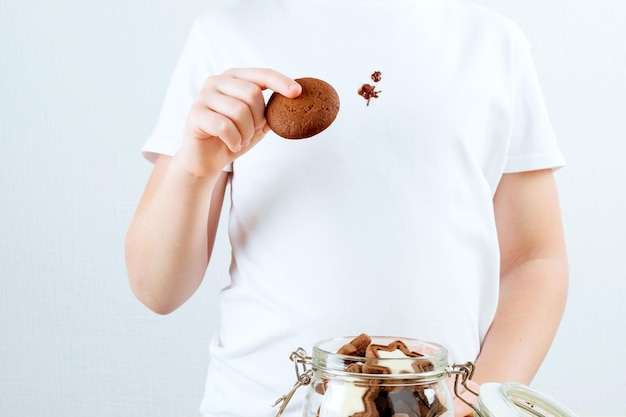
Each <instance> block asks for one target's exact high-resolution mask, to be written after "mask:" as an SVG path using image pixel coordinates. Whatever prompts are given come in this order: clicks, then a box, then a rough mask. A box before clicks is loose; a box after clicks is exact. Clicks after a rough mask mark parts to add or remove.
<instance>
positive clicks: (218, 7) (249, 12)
mask: <svg viewBox="0 0 626 417" xmlns="http://www.w3.org/2000/svg"><path fill="white" fill-rule="evenodd" d="M267 6H268V5H265V7H264V3H263V2H259V1H254V0H214V1H212V2H211V5H210V6H208V7H207V8H205V10H204V11H203V12H202V13H201V14H200V15H198V16H197V17H196V19H195V24H196V25H198V26H201V27H212V26H215V25H219V24H222V25H223V24H231V22H233V21H236V22H237V23H238V24H242V21H245V20H247V19H252V18H254V17H257V18H258V17H259V16H262V15H263V13H265V12H264V10H265V9H267Z"/></svg>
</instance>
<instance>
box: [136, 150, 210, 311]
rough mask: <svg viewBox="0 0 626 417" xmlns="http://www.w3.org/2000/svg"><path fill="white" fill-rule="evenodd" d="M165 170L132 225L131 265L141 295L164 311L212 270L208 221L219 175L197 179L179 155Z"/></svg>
mask: <svg viewBox="0 0 626 417" xmlns="http://www.w3.org/2000/svg"><path fill="white" fill-rule="evenodd" d="M161 169H162V171H163V172H162V173H160V174H157V175H160V176H161V178H159V181H155V182H156V183H158V186H157V187H156V188H155V189H154V190H152V191H151V192H148V193H147V194H148V196H145V197H144V199H142V201H141V203H140V205H139V208H138V209H137V213H136V214H135V218H134V219H133V221H132V223H131V225H130V227H129V230H128V234H127V237H126V264H127V269H128V274H129V280H130V284H131V288H132V289H133V292H134V293H135V294H136V296H137V297H138V298H139V299H140V300H141V301H142V302H143V303H144V304H146V305H147V306H148V307H149V308H150V309H152V310H154V311H155V312H158V313H162V314H164V313H169V312H171V311H173V310H175V309H176V308H177V307H179V306H180V305H181V304H183V303H184V302H185V301H186V300H187V299H188V298H189V297H190V296H191V295H192V294H193V292H195V290H196V289H197V288H198V286H199V285H200V283H201V281H202V278H203V276H204V273H205V271H206V267H207V264H208V260H209V251H208V250H207V247H208V246H209V245H208V236H207V222H208V217H209V207H210V201H211V194H212V191H213V188H214V186H215V184H216V181H217V178H218V176H217V175H216V176H214V177H203V178H198V177H195V176H193V175H191V174H189V173H187V172H186V171H185V170H184V169H183V168H182V167H179V165H178V164H177V163H176V160H175V158H174V159H171V161H169V163H167V165H166V166H165V168H161ZM218 215H219V213H218Z"/></svg>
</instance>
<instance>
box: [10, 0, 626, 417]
mask: <svg viewBox="0 0 626 417" xmlns="http://www.w3.org/2000/svg"><path fill="white" fill-rule="evenodd" d="M210 1H211V0H204V1H200V0H187V1H178V2H175V1H170V2H166V1H154V0H150V1H149V0H128V1H121V0H89V1H84V0H40V1H37V0H0V53H1V55H0V416H2V417H4V416H29V417H35V416H42V417H43V416H46V417H68V416H87V415H89V416H102V417H113V416H115V417H126V416H128V417H130V416H133V417H137V416H149V417H185V416H193V415H197V408H198V405H199V402H200V397H201V394H202V389H203V383H204V377H205V371H206V367H207V364H208V358H207V348H208V344H209V338H210V336H211V332H212V331H213V329H214V328H215V327H214V326H215V317H216V313H217V310H216V307H215V304H214V300H215V296H216V292H217V290H218V289H219V288H221V286H223V285H224V283H225V282H226V277H225V272H226V270H227V265H228V261H229V248H228V246H227V240H226V237H225V235H224V232H225V230H224V229H223V228H222V229H220V231H219V236H218V239H219V242H220V243H219V244H218V247H217V249H216V254H215V261H216V263H215V264H213V265H212V267H211V268H210V270H209V271H208V273H207V279H206V280H205V283H204V284H203V286H202V287H201V289H200V290H199V292H198V293H197V294H196V295H195V296H194V297H193V298H192V299H191V300H190V301H189V302H188V303H187V304H186V305H184V306H183V307H182V308H181V309H179V310H178V311H176V312H175V313H174V314H172V315H170V316H163V317H162V316H157V315H155V314H153V313H151V312H149V311H148V310H147V309H146V308H144V307H143V306H142V305H141V304H140V303H139V302H138V301H136V300H135V298H134V297H133V295H132V294H131V292H130V290H129V288H128V284H127V281H126V273H125V268H124V262H123V240H124V234H125V231H126V228H127V226H128V223H129V221H130V219H131V216H132V213H133V210H134V208H135V206H136V203H137V201H138V198H139V196H140V193H141V191H142V189H143V186H144V184H145V181H146V179H147V176H148V174H149V172H150V169H151V167H150V165H149V164H148V163H147V162H145V161H143V160H142V159H141V156H140V154H139V148H140V147H141V145H142V143H143V141H144V140H145V139H146V137H147V136H148V135H149V133H150V131H151V129H152V127H153V126H154V123H155V122H156V118H157V115H158V111H159V108H160V105H161V102H162V99H163V96H164V93H165V88H166V85H167V82H168V80H169V77H170V74H171V71H172V69H173V67H174V65H175V62H176V60H177V58H178V55H179V53H180V51H181V48H182V46H183V42H184V40H185V38H186V35H187V32H188V30H189V29H190V27H191V22H192V19H193V17H194V16H196V15H197V14H199V13H200V12H201V11H202V10H204V9H205V7H206V6H207V4H209V3H210ZM476 3H479V4H482V5H485V6H488V7H490V8H492V9H495V10H498V11H500V12H501V13H503V14H504V15H506V16H509V17H510V18H512V19H513V20H514V21H516V22H517V23H518V24H519V25H520V26H521V27H522V29H523V30H524V32H525V33H526V34H527V36H528V37H529V39H530V41H531V44H532V46H533V51H534V56H535V60H536V65H537V70H538V73H539V77H540V79H541V81H542V84H543V87H544V91H545V96H546V101H547V104H548V108H549V110H550V114H551V116H552V121H553V124H554V128H555V131H556V133H557V135H558V137H559V139H560V144H561V146H562V149H563V152H564V154H565V157H566V159H567V162H568V165H567V167H566V168H565V169H563V170H561V171H559V172H558V174H557V180H558V183H559V187H560V193H561V201H562V206H563V215H564V222H565V226H566V231H567V242H568V247H569V254H570V259H571V262H570V263H571V295H570V302H569V305H568V308H567V311H566V315H565V318H564V321H563V324H562V327H561V330H560V332H559V334H558V337H557V340H556V342H555V344H554V346H553V349H552V351H551V352H550V354H549V356H548V358H547V360H546V362H545V365H544V367H543V368H542V370H541V371H540V374H539V375H538V377H537V378H536V381H535V383H534V386H535V387H536V388H537V389H539V390H541V391H544V392H546V393H548V394H549V395H551V396H553V397H555V398H557V399H559V400H560V401H561V402H563V403H565V404H567V405H569V406H570V408H572V409H574V410H575V411H576V412H578V413H579V414H581V415H582V416H591V415H626V396H624V392H623V391H624V388H625V387H626V359H625V357H624V355H625V354H624V347H623V346H624V343H625V342H626V337H625V336H626V307H625V303H624V302H623V297H624V294H625V292H626V260H625V259H624V258H625V256H626V224H625V221H624V213H625V210H624V209H625V208H626V165H625V164H624V157H623V154H624V152H626V146H625V145H624V142H625V141H626V101H625V100H626V98H625V97H626V81H625V74H626V47H625V46H624V39H626V26H625V25H624V24H623V16H625V15H626V2H624V1H623V0H597V1H594V2H590V1H583V0H480V1H476ZM528 302H529V305H530V304H531V303H532V300H528ZM291 383H292V381H285V384H286V387H287V386H289V385H290V384H291Z"/></svg>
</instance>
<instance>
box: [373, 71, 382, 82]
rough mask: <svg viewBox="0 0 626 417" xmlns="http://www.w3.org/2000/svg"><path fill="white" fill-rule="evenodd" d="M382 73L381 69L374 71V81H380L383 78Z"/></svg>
mask: <svg viewBox="0 0 626 417" xmlns="http://www.w3.org/2000/svg"><path fill="white" fill-rule="evenodd" d="M382 75H383V74H382V73H381V72H380V71H374V73H373V74H372V81H374V82H375V83H377V82H379V81H380V80H382V79H383V77H382Z"/></svg>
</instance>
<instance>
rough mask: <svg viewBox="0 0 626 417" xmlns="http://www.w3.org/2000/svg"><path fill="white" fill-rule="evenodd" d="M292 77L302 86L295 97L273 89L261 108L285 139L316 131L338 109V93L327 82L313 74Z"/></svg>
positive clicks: (275, 129) (333, 116)
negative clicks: (274, 91) (310, 75)
mask: <svg viewBox="0 0 626 417" xmlns="http://www.w3.org/2000/svg"><path fill="white" fill-rule="evenodd" d="M296 81H297V82H298V84H300V85H301V86H302V93H301V94H300V95H299V96H298V97H296V98H287V97H285V96H283V95H281V94H278V93H274V94H272V96H271V97H270V99H269V101H268V102H267V106H266V108H265V118H266V119H267V124H268V125H269V127H270V128H271V129H272V130H273V131H274V132H275V133H276V134H277V135H279V136H282V137H283V138H286V139H305V138H310V137H311V136H314V135H317V134H318V133H320V132H321V131H323V130H324V129H326V128H327V127H328V126H330V125H331V123H332V122H333V121H334V120H335V118H336V117H337V113H338V112H339V95H338V94H337V92H336V91H335V89H334V88H333V87H332V86H331V85H330V84H328V83H327V82H325V81H322V80H318V79H317V78H298V79H296Z"/></svg>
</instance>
